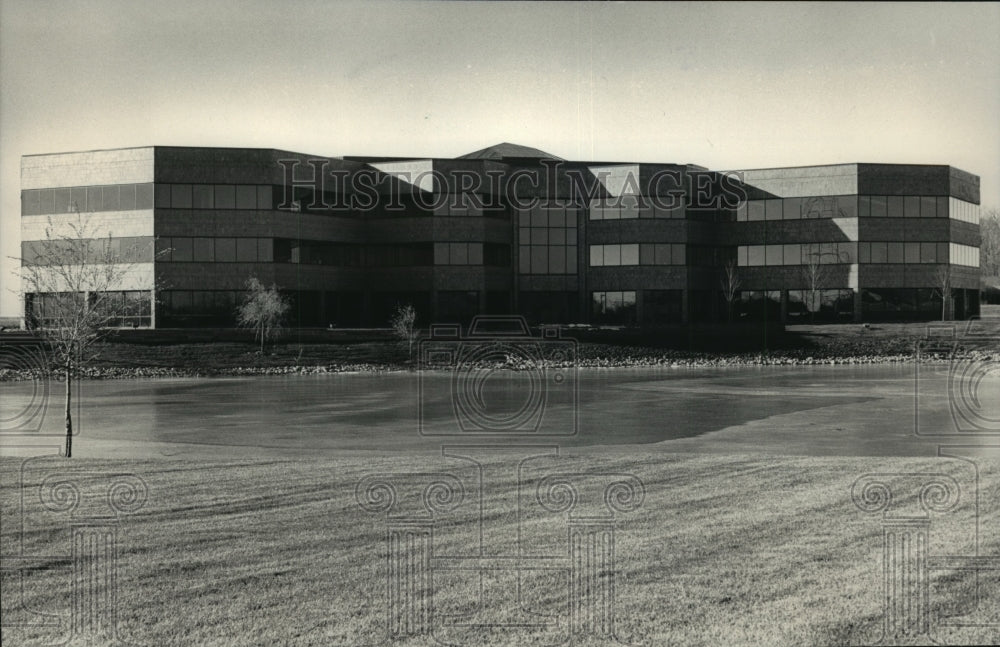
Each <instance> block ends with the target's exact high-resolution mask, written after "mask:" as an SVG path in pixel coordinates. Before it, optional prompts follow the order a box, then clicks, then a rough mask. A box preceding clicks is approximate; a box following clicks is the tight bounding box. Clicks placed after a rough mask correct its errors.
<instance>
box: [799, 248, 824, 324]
mask: <svg viewBox="0 0 1000 647" xmlns="http://www.w3.org/2000/svg"><path fill="white" fill-rule="evenodd" d="M822 259H823V255H822V254H821V253H820V252H818V251H816V252H811V253H809V254H807V256H806V258H805V259H804V260H805V263H804V264H803V265H802V279H803V281H804V282H805V284H806V296H807V299H808V305H807V307H808V308H809V315H810V320H811V321H813V322H815V321H816V313H817V312H818V311H819V308H820V298H821V296H822V294H823V289H824V288H825V287H826V284H827V279H828V272H827V268H826V266H825V265H823V263H822Z"/></svg>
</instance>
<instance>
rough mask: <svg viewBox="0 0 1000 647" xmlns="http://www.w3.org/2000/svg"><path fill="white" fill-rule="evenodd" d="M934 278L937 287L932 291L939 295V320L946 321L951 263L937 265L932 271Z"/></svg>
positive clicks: (949, 296) (949, 294)
mask: <svg viewBox="0 0 1000 647" xmlns="http://www.w3.org/2000/svg"><path fill="white" fill-rule="evenodd" d="M934 278H935V280H936V282H937V287H936V288H935V290H934V291H935V292H937V293H938V296H940V297H941V321H947V319H948V304H949V302H950V301H951V292H952V285H951V265H949V264H944V265H939V266H938V268H937V271H936V272H935V273H934Z"/></svg>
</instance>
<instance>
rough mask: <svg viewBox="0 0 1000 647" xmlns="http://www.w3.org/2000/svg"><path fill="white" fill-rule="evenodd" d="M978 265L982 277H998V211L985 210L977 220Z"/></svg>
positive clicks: (999, 270) (999, 232)
mask: <svg viewBox="0 0 1000 647" xmlns="http://www.w3.org/2000/svg"><path fill="white" fill-rule="evenodd" d="M979 231H980V235H981V242H980V245H979V249H980V261H981V262H980V264H979V266H980V267H981V268H982V272H983V276H1000V209H989V210H987V211H986V212H985V213H984V214H983V216H982V218H980V220H979Z"/></svg>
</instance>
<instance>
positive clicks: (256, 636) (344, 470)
mask: <svg viewBox="0 0 1000 647" xmlns="http://www.w3.org/2000/svg"><path fill="white" fill-rule="evenodd" d="M25 465H27V468H26V469H25V470H23V473H24V475H25V478H26V480H27V484H26V486H25V488H26V489H22V487H21V485H20V484H19V483H18V481H17V479H18V478H19V477H20V475H21V474H22V469H21V463H20V462H19V461H18V460H17V459H13V458H6V459H4V460H3V461H2V462H0V467H2V468H3V472H2V474H3V477H4V479H3V489H2V492H0V502H2V504H3V527H2V540H3V553H4V555H10V554H12V553H18V552H19V550H20V547H19V542H20V541H21V539H22V538H23V541H24V544H23V546H24V552H25V553H26V554H29V555H35V556H38V555H48V556H52V557H51V559H49V560H43V562H42V564H43V565H44V567H43V568H41V569H38V570H32V571H27V572H25V576H24V588H23V595H24V600H25V602H26V603H27V605H28V607H29V608H33V609H38V610H46V611H50V612H53V613H60V614H66V613H67V612H68V609H69V600H70V587H69V579H68V571H67V568H66V567H67V566H68V564H69V559H68V557H67V556H68V555H69V544H68V542H67V532H68V527H69V526H68V521H67V519H65V518H61V519H60V518H57V517H58V515H55V514H28V513H23V511H22V510H20V508H19V506H20V505H21V499H20V496H19V495H20V493H21V492H22V491H23V492H27V493H28V496H27V497H26V498H25V501H26V503H25V505H26V506H27V507H28V508H29V510H28V512H31V510H34V512H35V513H37V512H38V510H37V505H36V504H37V499H36V498H33V497H35V496H36V492H37V488H36V484H37V482H38V481H39V480H40V479H41V478H43V477H45V476H47V475H49V474H65V475H70V474H74V473H78V472H87V473H99V474H101V473H120V472H134V473H135V474H137V475H140V476H141V477H142V479H144V481H145V482H146V484H147V485H148V501H147V503H146V505H145V507H144V508H143V509H141V510H140V511H139V512H137V513H136V514H135V515H133V516H131V517H129V518H127V519H126V520H124V521H123V522H122V526H121V528H122V533H121V537H120V545H119V551H120V578H119V586H118V606H119V631H120V634H121V635H122V637H123V638H124V639H126V641H127V642H128V643H130V644H133V645H158V646H159V645H163V646H166V645H195V644H197V645H226V646H237V645H351V646H355V645H363V644H377V643H392V644H404V645H410V644H412V645H422V644H434V641H433V640H432V639H430V638H429V637H416V638H411V639H406V640H403V639H392V638H391V637H389V636H387V635H386V634H385V631H386V628H385V609H386V602H385V600H384V597H383V593H384V590H385V589H384V582H385V558H386V549H385V545H384V541H383V540H384V537H385V517H384V515H380V514H369V513H367V512H364V511H363V510H362V509H361V508H360V507H359V506H358V504H357V502H356V500H355V492H354V488H355V484H356V483H357V482H358V480H359V479H360V478H361V477H362V476H364V475H366V474H372V473H377V474H385V473H396V472H410V473H412V472H425V471H440V470H444V471H448V472H451V473H454V474H455V475H456V476H458V477H460V478H463V479H468V478H470V477H471V476H472V472H471V471H469V469H467V468H466V467H463V465H464V464H463V463H460V462H457V461H455V460H452V459H444V458H441V457H427V456H420V457H414V456H406V455H397V456H385V457H372V456H371V455H357V456H354V455H352V456H345V457H344V458H342V459H328V460H315V461H256V462H172V461H167V460H150V461H128V462H125V461H91V460H87V461H81V460H78V459H74V460H73V461H72V462H65V461H61V460H59V459H47V460H44V461H40V462H38V461H36V462H29V463H26V464H25ZM490 467H497V468H498V469H497V471H496V472H495V473H496V474H497V475H498V476H499V478H500V481H499V483H498V484H497V485H496V488H495V489H494V490H491V492H492V493H493V494H496V493H497V492H500V493H504V494H508V495H513V494H514V493H515V492H516V490H517V479H516V478H515V473H514V472H513V470H512V469H510V464H504V463H500V462H496V463H490V464H488V465H487V469H489V468H490ZM980 468H981V475H980V476H981V479H982V483H981V487H980V492H981V494H982V509H981V510H980V519H979V520H980V523H981V526H982V528H983V533H984V543H985V544H986V548H987V551H986V552H990V553H991V554H996V552H997V550H998V549H1000V540H998V537H997V533H996V528H997V527H1000V502H998V499H1000V497H998V496H997V494H998V493H1000V466H998V464H997V463H996V462H987V461H983V462H981V464H980ZM550 469H557V470H558V471H572V472H617V473H626V472H627V473H631V474H634V475H636V476H638V477H639V478H640V479H641V480H642V482H643V483H644V484H645V501H644V504H643V506H642V508H641V509H640V510H638V511H636V512H632V513H627V514H622V515H620V516H619V520H618V523H617V563H616V567H617V571H618V573H617V580H616V581H617V585H618V588H617V591H618V599H617V605H616V613H617V622H618V631H617V633H618V636H619V638H620V639H621V640H622V641H624V642H626V643H629V644H636V643H641V644H646V645H666V644H684V645H689V644H692V645H693V644H712V645H720V644H725V645H762V644H767V645H772V644H781V645H807V644H824V645H825V644H870V643H873V642H875V641H877V640H878V638H879V635H880V626H881V625H880V623H881V602H880V586H881V580H880V560H881V541H882V539H881V526H880V517H879V516H878V515H870V514H865V513H863V512H860V511H859V510H858V509H857V508H856V507H855V506H854V505H853V503H852V501H851V496H850V490H851V485H852V483H853V482H854V481H855V479H856V478H857V477H859V476H860V475H862V474H864V473H866V472H930V471H934V472H946V473H948V474H951V475H953V476H954V478H955V479H956V480H957V481H958V482H960V483H961V484H962V485H963V488H964V489H963V496H966V497H967V496H968V494H969V492H970V490H969V488H970V486H971V483H972V472H971V470H970V469H969V465H968V464H967V463H962V462H959V461H950V460H932V459H859V458H771V457H750V456H698V455H684V456H680V455H671V454H666V453H660V452H658V451H657V450H656V449H655V448H652V449H645V448H644V450H643V451H641V452H640V451H638V450H636V451H635V452H632V453H603V454H601V455H597V454H594V453H589V454H588V453H584V454H581V455H575V456H564V457H562V458H561V459H559V462H555V463H549V464H546V463H545V462H544V461H543V462H541V463H539V469H538V471H537V472H532V471H531V470H529V469H526V470H525V471H524V472H523V473H522V483H523V484H526V486H531V487H527V491H529V492H531V493H533V492H534V488H533V486H534V484H535V482H536V481H535V480H534V479H535V478H536V477H538V476H540V475H542V474H544V473H546V472H547V470H550ZM467 482H470V483H471V482H473V481H469V480H467ZM474 495H475V492H474V491H473V490H469V491H467V492H466V499H465V501H464V502H463V503H462V504H461V505H460V506H459V507H458V508H457V509H456V510H455V511H454V512H453V513H449V514H447V515H445V516H444V517H443V518H442V521H441V524H440V526H439V527H438V528H437V530H436V535H435V538H434V542H435V554H437V555H443V554H455V552H456V551H463V550H468V549H469V546H471V545H474V544H475V537H476V536H477V533H478V526H477V524H476V523H475V521H476V519H477V518H478V509H477V508H476V507H475V505H474V503H475V496H474ZM532 496H533V495H532ZM530 499H531V497H529V498H528V499H527V500H526V501H528V503H530V502H531V500H530ZM513 500H514V499H512V498H508V499H506V501H508V503H509V502H510V501H513ZM497 501H498V499H497V498H491V499H489V500H487V504H486V506H485V508H484V518H485V519H486V521H487V522H488V524H489V527H490V528H492V530H491V532H490V533H489V534H488V535H487V545H488V547H491V549H497V550H499V549H501V548H503V549H507V550H513V549H514V547H515V546H516V540H517V537H518V534H517V532H516V524H515V521H514V517H513V516H512V515H511V514H510V512H511V508H510V507H509V506H507V505H505V504H501V503H498V502H497ZM966 501H971V499H963V501H962V502H960V505H959V507H958V508H956V509H955V510H954V511H952V512H950V513H947V514H942V515H940V516H938V517H935V518H934V520H933V525H932V533H931V534H932V541H931V550H932V551H933V552H934V553H941V554H943V553H948V554H969V553H970V552H971V547H972V536H973V535H972V531H971V529H972V528H973V527H974V526H973V525H972V521H973V519H972V508H971V507H970V505H969V503H967V502H966ZM904 503H905V502H904ZM32 506H34V508H32ZM526 510H527V508H526ZM20 520H27V523H26V524H25V525H24V528H23V530H22V528H21V524H20V523H19V521H20ZM566 532H567V531H566V523H565V518H564V516H563V515H560V514H547V515H533V513H531V512H530V510H529V511H526V512H525V522H524V523H523V524H522V532H521V535H520V537H521V539H522V541H524V542H525V544H526V545H527V544H530V545H531V546H533V547H536V548H537V549H539V550H542V551H543V552H547V553H549V554H565V541H566ZM7 563H8V564H9V562H7ZM497 577H500V575H497ZM526 578H528V580H530V585H528V584H526V585H525V586H524V588H523V590H522V601H523V602H524V603H525V604H526V605H529V606H534V607H537V608H543V609H548V610H550V611H551V610H553V609H555V610H556V611H557V612H558V611H559V610H560V609H562V608H563V606H562V605H564V604H565V599H566V592H565V580H561V579H560V576H551V577H531V576H530V575H526ZM509 583H510V582H507V584H509ZM997 584H998V583H997V578H996V574H995V572H994V574H993V575H992V580H988V579H987V580H983V581H981V582H980V585H981V592H982V593H983V594H984V595H985V596H986V599H985V600H984V601H983V603H982V605H981V609H982V610H984V612H986V613H987V615H988V614H992V616H991V620H992V622H994V623H996V622H1000V616H998V613H997V609H998V608H1000V604H998V602H1000V586H998V585H997ZM3 585H4V588H3V604H4V608H3V616H4V623H3V624H4V625H10V624H14V623H18V622H29V621H31V620H32V618H31V617H30V616H28V615H26V614H25V613H24V612H23V611H19V610H18V609H17V604H16V602H17V599H18V598H19V597H20V595H21V591H20V590H19V589H20V587H19V586H18V581H17V579H16V576H15V574H13V573H11V572H10V571H7V572H5V573H4V580H3ZM501 589H502V587H498V588H497V589H495V590H501ZM478 590H479V589H478V583H476V582H475V581H474V580H472V579H469V578H461V577H444V576H441V577H439V578H438V579H437V580H436V581H435V587H434V597H433V599H434V605H435V608H436V610H437V612H438V613H442V614H443V613H446V612H447V611H448V610H452V611H455V610H461V609H468V610H472V611H476V609H475V605H474V603H473V601H474V600H475V599H476V598H477V595H478ZM486 590H487V592H489V591H492V590H494V589H491V588H489V587H487V589H486ZM503 590H510V589H503ZM974 591H975V587H974V581H973V579H972V578H971V576H969V575H968V574H966V575H962V574H960V573H950V572H936V573H935V582H934V585H933V592H932V602H933V604H934V610H935V613H940V612H948V613H958V612H961V611H963V610H964V611H965V612H969V611H971V608H970V607H971V604H972V603H971V600H972V599H973V595H974ZM505 600H507V599H506V598H503V597H502V596H496V597H492V598H488V599H487V606H485V607H484V608H480V609H478V616H477V617H478V618H479V620H480V621H481V622H484V623H497V622H500V621H501V619H502V618H504V617H509V613H510V609H508V608H506V607H505V606H504V604H503V602H504V601H505ZM507 601H509V600H507ZM505 614H508V615H505ZM562 628H563V629H564V628H565V625H563V626H562ZM991 631H992V633H991ZM63 635H64V634H61V633H60V632H59V631H58V629H47V630H46V629H37V628H36V629H16V628H15V629H12V628H10V627H7V628H5V630H4V635H3V638H4V644H5V645H20V644H53V643H55V642H57V641H58V639H60V637H62V636H63ZM937 636H938V637H939V638H940V639H942V640H944V641H953V642H965V643H970V644H972V643H976V642H994V643H995V642H997V641H998V640H1000V633H998V630H996V629H992V630H990V629H983V628H976V629H968V630H962V631H954V630H947V629H939V630H938V633H937ZM439 637H441V638H443V639H444V638H447V639H449V640H451V641H452V642H454V643H455V644H463V645H479V644H501V645H520V644H553V643H555V642H558V641H557V640H556V639H557V638H560V637H564V634H562V633H561V632H560V631H556V632H555V633H552V634H546V635H531V634H525V633H524V632H520V631H517V630H512V629H502V630H501V629H497V628H492V629H491V628H481V629H476V630H471V631H470V633H449V632H442V633H441V634H439ZM570 644H579V645H586V644H607V643H606V641H602V640H600V639H596V638H590V639H579V640H574V641H571V643H570Z"/></svg>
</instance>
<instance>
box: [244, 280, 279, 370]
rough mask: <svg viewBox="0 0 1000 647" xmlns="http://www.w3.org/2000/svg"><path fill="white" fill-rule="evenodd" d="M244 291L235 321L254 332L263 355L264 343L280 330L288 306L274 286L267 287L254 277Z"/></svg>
mask: <svg viewBox="0 0 1000 647" xmlns="http://www.w3.org/2000/svg"><path fill="white" fill-rule="evenodd" d="M246 290H247V296H246V299H245V300H244V301H243V303H242V304H240V306H239V307H238V308H237V309H236V320H237V323H239V325H240V326H243V327H244V328H250V329H252V330H253V331H254V338H255V339H260V352H261V353H263V352H264V342H265V341H266V340H268V339H270V338H272V337H273V336H274V335H275V334H276V333H277V332H278V330H280V329H281V322H282V320H283V319H284V317H285V314H286V313H287V312H288V310H289V308H290V305H289V303H288V300H287V299H286V298H285V297H283V296H282V295H281V293H280V292H278V288H277V287H276V286H275V285H273V284H272V285H271V287H267V286H265V285H264V284H263V283H261V282H260V280H259V279H257V277H255V276H251V277H250V278H249V279H247V282H246Z"/></svg>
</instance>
